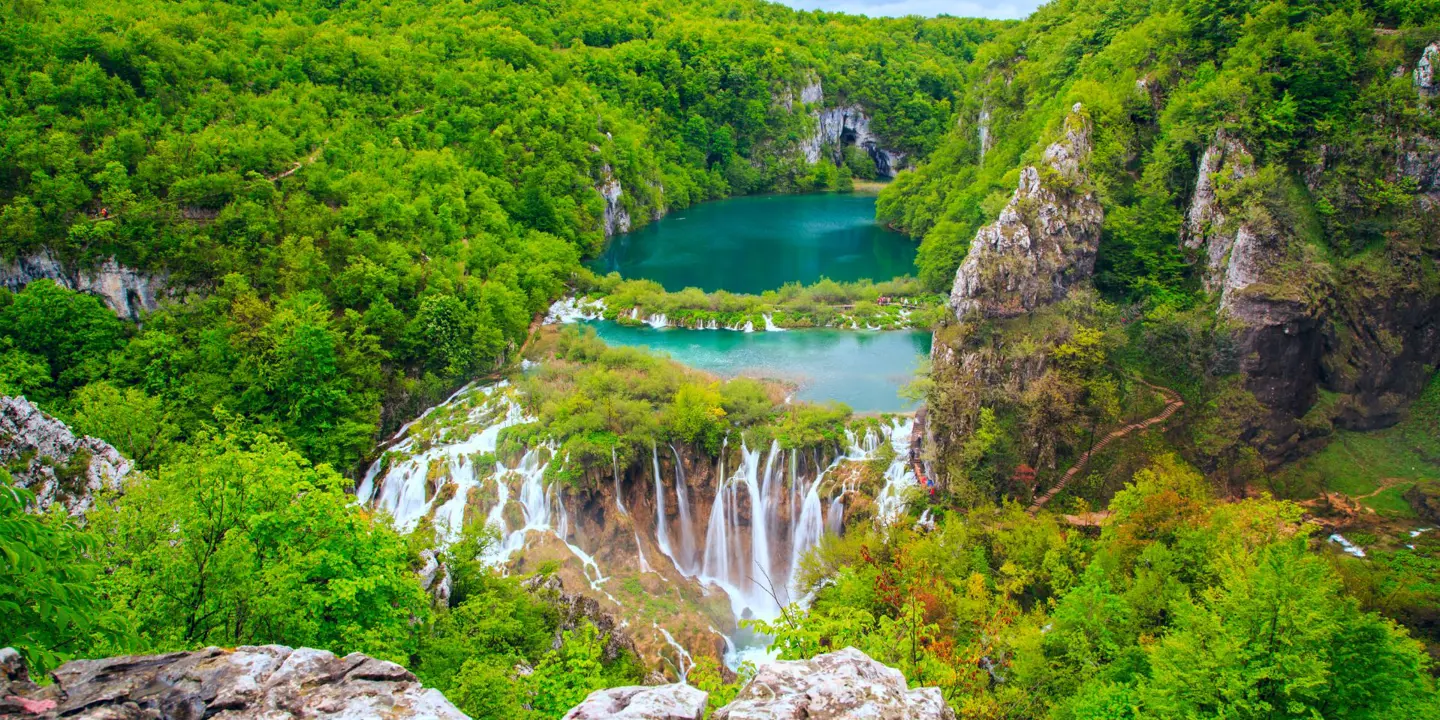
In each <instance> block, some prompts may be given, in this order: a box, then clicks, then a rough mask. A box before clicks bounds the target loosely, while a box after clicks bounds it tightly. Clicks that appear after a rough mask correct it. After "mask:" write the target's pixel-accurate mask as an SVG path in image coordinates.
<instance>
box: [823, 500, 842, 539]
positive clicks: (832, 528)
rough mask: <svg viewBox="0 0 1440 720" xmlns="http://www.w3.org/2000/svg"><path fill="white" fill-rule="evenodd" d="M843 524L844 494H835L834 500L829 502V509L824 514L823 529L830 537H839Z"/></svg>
mask: <svg viewBox="0 0 1440 720" xmlns="http://www.w3.org/2000/svg"><path fill="white" fill-rule="evenodd" d="M844 522H845V493H844V492H837V493H835V498H834V499H833V500H831V501H830V509H829V510H828V511H826V514H825V529H826V530H828V531H829V532H830V534H832V535H839V534H840V530H841V526H842V525H843V524H844Z"/></svg>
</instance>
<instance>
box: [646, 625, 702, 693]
mask: <svg viewBox="0 0 1440 720" xmlns="http://www.w3.org/2000/svg"><path fill="white" fill-rule="evenodd" d="M650 625H651V627H654V628H655V629H656V630H659V631H660V634H661V635H664V636H665V642H667V643H670V647H672V648H675V663H674V667H675V674H676V675H678V676H680V683H681V684H682V685H688V684H690V670H691V669H692V668H694V667H695V659H694V658H692V657H690V653H689V652H687V651H686V650H685V648H683V647H681V646H680V643H678V642H675V636H674V635H671V634H670V631H669V630H666V629H665V628H663V627H660V626H659V625H658V624H656V623H650ZM661 659H665V657H664V656H663V655H662V656H661Z"/></svg>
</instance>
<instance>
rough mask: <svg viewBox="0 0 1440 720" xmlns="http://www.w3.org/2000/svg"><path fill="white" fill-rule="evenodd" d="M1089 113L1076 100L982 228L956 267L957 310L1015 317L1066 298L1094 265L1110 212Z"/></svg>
mask: <svg viewBox="0 0 1440 720" xmlns="http://www.w3.org/2000/svg"><path fill="white" fill-rule="evenodd" d="M1090 132H1091V128H1090V120H1089V118H1088V117H1087V116H1086V115H1085V112H1084V109H1083V108H1082V107H1081V106H1080V105H1079V104H1076V105H1075V107H1074V108H1072V110H1071V113H1070V115H1069V116H1068V117H1067V118H1066V120H1065V128H1064V135H1063V136H1062V137H1061V138H1060V139H1059V140H1057V141H1056V142H1055V143H1054V144H1052V145H1050V146H1049V147H1048V148H1046V150H1045V153H1044V156H1043V159H1042V164H1041V165H1040V166H1038V167H1037V166H1034V165H1031V166H1028V167H1026V168H1024V169H1023V170H1021V171H1020V181H1019V183H1018V185H1017V187H1016V188H1015V193H1014V195H1012V196H1011V197H1010V202H1009V203H1008V204H1006V206H1005V209H1004V210H1002V211H1001V212H1000V216H999V217H998V218H996V220H995V222H993V223H991V224H989V225H986V226H985V227H982V228H980V231H979V232H977V233H976V234H975V239H974V240H973V241H971V243H970V249H969V252H968V254H967V255H966V256H965V260H964V262H962V263H961V264H960V268H959V269H958V270H957V271H956V273H955V284H954V286H953V287H952V289H951V291H950V306H951V308H953V309H954V310H955V315H956V317H958V318H960V319H964V318H965V316H967V315H969V314H970V313H972V312H973V313H978V314H979V315H981V316H983V317H1012V316H1015V315H1019V314H1021V313H1025V312H1028V311H1031V310H1034V309H1035V308H1037V307H1040V306H1043V305H1048V304H1050V303H1053V302H1056V301H1058V300H1061V299H1063V298H1064V297H1065V294H1066V293H1067V292H1068V290H1069V289H1070V288H1071V287H1072V286H1074V285H1076V284H1077V283H1081V282H1085V281H1087V280H1088V279H1089V278H1090V276H1091V274H1093V273H1094V271H1095V253H1096V251H1097V249H1098V248H1099V245H1100V228H1101V224H1102V223H1103V222H1104V211H1103V210H1102V208H1101V207H1100V201H1099V200H1098V199H1097V198H1096V196H1095V193H1094V192H1093V191H1091V190H1089V189H1088V188H1087V187H1086V182H1087V180H1088V174H1087V172H1086V170H1085V162H1086V159H1087V158H1088V156H1089V154H1090Z"/></svg>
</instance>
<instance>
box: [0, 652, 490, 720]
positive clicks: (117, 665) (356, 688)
mask: <svg viewBox="0 0 1440 720" xmlns="http://www.w3.org/2000/svg"><path fill="white" fill-rule="evenodd" d="M52 677H53V678H54V680H55V682H54V683H52V684H50V685H47V686H45V687H37V686H36V685H35V684H34V683H32V682H30V678H29V674H28V673H27V672H26V670H25V666H24V663H23V662H22V661H21V660H20V656H19V654H18V653H16V652H15V651H14V650H12V649H9V648H6V649H4V650H0V717H4V718H60V717H64V718H77V719H83V720H102V719H103V720H132V719H134V720H139V719H141V718H145V719H147V720H148V719H151V718H155V719H164V720H200V719H201V718H213V719H215V720H240V718H267V720H286V719H288V718H317V719H318V718H325V719H327V720H342V719H346V720H348V719H354V720H362V719H369V718H388V719H390V720H408V719H410V718H414V719H417V720H418V719H420V718H427V719H435V720H465V715H464V714H463V713H461V712H460V711H459V710H457V709H455V706H454V705H451V704H450V702H449V701H448V700H446V699H445V697H444V696H443V695H441V694H440V691H438V690H434V689H428V690H427V689H425V688H424V687H421V685H420V683H419V681H417V680H416V679H415V676H414V675H412V674H410V672H409V671H408V670H406V669H405V668H402V667H400V666H399V665H396V664H395V663H391V662H385V661H383V660H376V659H375V658H372V657H369V656H366V655H361V654H359V653H352V654H350V655H346V656H345V657H343V658H342V657H336V656H335V655H334V654H332V653H328V652H325V651H324V650H312V649H310V648H300V649H298V650H292V649H290V648H288V647H284V646H280V645H265V646H263V647H249V646H247V647H240V648H236V649H235V650H222V649H220V648H214V647H212V648H205V649H204V650H196V651H195V652H177V653H169V654H167V655H137V656H122V657H113V658H109V659H106V660H76V661H73V662H68V663H66V664H64V665H61V666H60V668H59V669H57V670H56V671H55V672H54V673H52Z"/></svg>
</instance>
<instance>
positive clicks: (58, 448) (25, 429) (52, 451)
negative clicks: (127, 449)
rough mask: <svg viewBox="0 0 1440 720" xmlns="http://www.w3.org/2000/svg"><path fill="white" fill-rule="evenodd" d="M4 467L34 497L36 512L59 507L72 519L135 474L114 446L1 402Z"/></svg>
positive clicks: (21, 401)
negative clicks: (99, 494)
mask: <svg viewBox="0 0 1440 720" xmlns="http://www.w3.org/2000/svg"><path fill="white" fill-rule="evenodd" d="M0 463H4V464H5V466H6V467H8V468H9V469H10V472H11V474H13V475H14V477H15V481H16V484H17V485H19V486H20V487H23V488H26V489H28V490H29V491H30V492H32V493H34V494H35V504H36V505H37V506H38V507H37V509H39V510H41V511H44V510H47V509H49V507H50V506H51V505H53V504H55V503H57V502H58V503H61V504H62V505H64V506H65V508H66V509H67V510H69V511H70V514H71V515H82V514H84V513H85V511H87V510H89V509H90V506H91V504H92V503H93V502H94V501H93V495H94V493H96V492H99V491H100V490H102V489H112V490H113V489H116V488H119V487H120V481H121V480H122V479H124V477H125V476H126V475H128V474H129V473H130V469H131V466H130V461H129V460H127V459H125V457H124V456H122V455H121V454H120V451H119V450H116V449H115V448H114V447H112V446H111V445H110V444H109V443H107V442H105V441H104V440H99V439H97V438H93V437H83V436H77V435H75V433H73V432H71V431H70V428H69V427H67V426H66V425H65V423H63V422H60V421H59V420H56V419H55V418H53V417H50V416H49V415H46V414H45V413H43V412H41V411H40V409H39V408H37V407H35V405H34V404H32V403H31V402H30V401H29V400H26V399H25V398H23V397H0Z"/></svg>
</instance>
